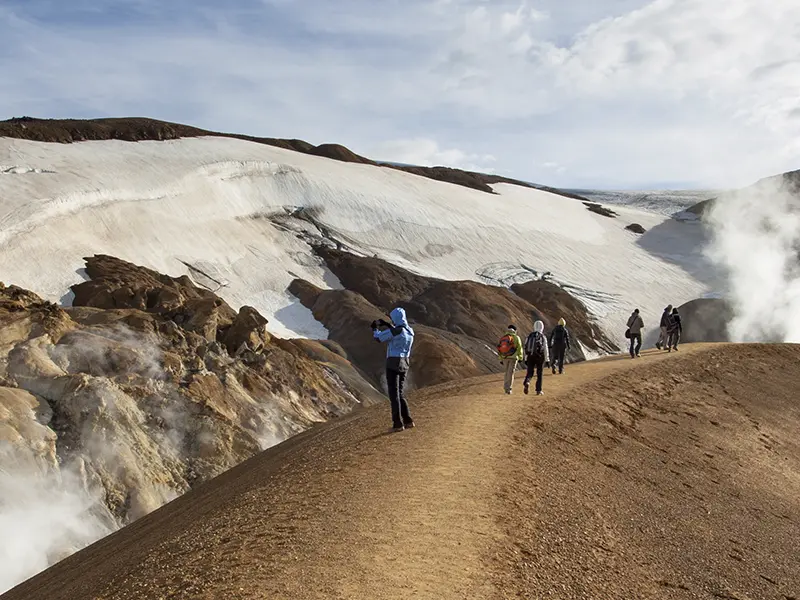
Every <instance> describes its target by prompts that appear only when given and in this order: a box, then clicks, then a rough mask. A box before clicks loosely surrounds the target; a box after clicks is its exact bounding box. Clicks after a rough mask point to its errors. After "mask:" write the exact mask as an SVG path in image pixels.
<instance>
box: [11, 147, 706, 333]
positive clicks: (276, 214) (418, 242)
mask: <svg viewBox="0 0 800 600" xmlns="http://www.w3.org/2000/svg"><path fill="white" fill-rule="evenodd" d="M494 189H495V191H496V192H498V193H497V194H496V195H492V194H487V193H483V192H479V191H475V190H471V189H467V188H464V187H460V186H456V185H452V184H448V183H441V182H437V181H432V180H429V179H425V178H422V177H418V176H415V175H412V174H408V173H403V172H399V171H396V170H392V169H388V168H381V167H375V166H370V165H361V164H350V163H342V162H336V161H333V160H330V159H327V158H321V157H315V156H309V155H304V154H300V153H297V152H293V151H289V150H283V149H280V148H275V147H270V146H265V145H261V144H256V143H252V142H247V141H242V140H235V139H228V138H216V137H214V138H212V137H206V138H195V139H182V140H174V141H165V142H156V141H153V142H135V143H133V142H122V141H99V142H82V143H75V144H49V143H40V142H30V141H24V140H15V139H9V138H2V139H0V224H1V226H2V229H1V230H0V280H2V281H5V282H8V283H14V284H17V285H20V286H23V287H26V288H28V289H31V290H33V291H35V292H37V293H39V294H40V295H42V296H44V297H46V298H48V299H51V300H54V301H60V302H63V303H69V301H70V295H69V294H68V291H69V290H68V288H69V286H70V285H71V284H74V283H77V282H80V281H81V280H82V275H81V268H82V266H83V260H82V258H83V257H84V256H88V255H93V254H96V253H105V254H110V255H112V256H117V257H120V258H122V259H125V260H129V261H132V262H135V263H137V264H142V265H146V266H148V267H151V268H153V269H155V270H157V271H160V272H164V273H168V274H170V275H172V276H178V275H182V274H188V275H190V276H191V277H192V279H194V280H195V281H196V282H197V283H199V284H202V285H205V286H207V287H209V288H211V289H213V290H216V291H218V293H219V295H221V296H222V297H224V298H225V299H226V300H227V301H228V302H230V303H231V304H232V305H233V306H234V307H235V308H238V307H239V306H241V305H243V304H249V305H251V306H254V307H255V308H257V309H258V310H259V311H261V312H262V313H263V314H264V315H266V316H267V317H268V318H269V320H270V325H269V329H270V330H271V331H272V332H274V333H276V334H278V335H280V336H304V337H325V336H326V331H325V329H324V328H323V327H322V326H321V325H320V324H319V323H317V322H316V321H314V319H313V317H312V315H311V313H310V312H309V311H308V310H307V309H305V308H304V307H302V306H301V305H300V303H299V302H297V301H296V300H295V299H294V298H293V297H292V296H291V295H290V294H289V293H288V292H287V286H288V285H289V283H290V282H291V281H292V280H293V279H294V278H296V277H301V278H303V279H307V280H309V281H310V282H312V283H314V284H316V285H318V286H320V287H338V286H339V283H338V281H337V280H336V278H335V277H334V276H333V275H332V274H331V273H330V272H328V271H327V270H326V269H325V268H324V267H323V266H322V264H321V263H320V262H319V260H318V259H316V258H314V257H313V256H312V254H311V253H310V252H309V245H308V240H309V238H311V237H314V236H323V237H328V238H329V239H334V240H336V241H338V243H340V244H342V245H343V246H345V247H346V248H347V249H350V250H351V251H357V252H361V253H363V254H366V255H370V256H372V255H377V256H378V257H381V258H384V259H386V260H388V261H390V262H393V263H396V264H398V265H401V266H403V267H406V268H408V269H410V270H413V271H415V272H418V273H420V274H424V275H428V276H434V277H440V278H446V279H474V280H478V281H484V282H492V283H498V284H510V283H512V282H519V281H523V280H525V279H529V278H532V277H534V276H535V274H536V273H538V274H541V273H544V272H548V271H549V272H551V273H552V275H553V280H554V281H556V282H558V283H560V284H562V285H564V286H565V287H567V288H568V289H569V290H570V291H571V292H573V293H574V294H575V295H576V296H578V297H579V298H581V299H582V300H584V301H585V302H586V303H587V304H588V305H589V307H590V308H591V309H592V310H593V311H594V312H595V314H596V315H597V317H598V319H599V321H600V323H601V325H602V326H604V327H605V328H606V329H607V330H608V331H609V332H612V334H613V335H616V336H618V334H619V332H620V331H621V330H624V320H625V318H626V317H627V315H628V314H629V312H630V310H631V309H632V308H633V307H635V306H639V307H640V308H641V309H642V310H643V311H644V312H645V314H650V315H652V316H651V317H650V320H651V322H652V320H654V319H655V318H656V317H657V316H658V314H659V313H660V311H661V309H662V308H663V306H664V304H665V303H666V302H668V301H669V302H673V303H675V304H679V303H681V302H684V301H687V300H690V299H692V298H697V297H699V296H702V295H704V294H706V293H708V292H709V291H712V290H710V289H709V285H710V284H709V282H710V281H711V279H710V276H711V274H710V273H708V272H706V271H705V270H704V269H703V268H702V263H701V262H698V252H699V245H698V239H699V235H700V230H699V228H700V225H699V224H694V223H676V222H674V221H670V220H669V219H668V218H667V217H665V216H664V215H663V214H657V213H655V212H647V211H643V210H641V209H637V208H631V207H627V206H619V207H615V209H614V210H615V211H616V212H617V213H618V214H619V217H618V218H608V217H604V216H601V215H598V214H595V213H592V212H590V211H588V210H587V209H586V207H585V206H584V205H583V203H581V202H580V201H577V200H572V199H569V198H565V197H562V196H558V195H555V194H552V193H548V192H545V191H540V190H535V189H529V188H524V187H521V186H515V185H510V184H498V185H496V186H495V187H494ZM299 209H304V210H299ZM634 222H635V223H639V224H641V225H642V226H644V227H645V228H646V229H647V230H648V233H646V234H645V235H644V236H641V237H640V236H637V235H636V234H633V233H631V232H629V231H626V230H625V227H626V225H629V224H631V223H634ZM690 273H691V274H690Z"/></svg>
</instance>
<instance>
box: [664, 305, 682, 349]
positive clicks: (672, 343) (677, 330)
mask: <svg viewBox="0 0 800 600" xmlns="http://www.w3.org/2000/svg"><path fill="white" fill-rule="evenodd" d="M670 316H671V317H672V322H671V323H670V325H669V328H668V330H667V334H668V335H669V339H668V340H667V349H668V350H669V351H670V352H672V351H673V350H675V351H676V352H677V351H678V342H680V341H681V333H683V325H682V324H681V316H680V315H679V314H678V309H677V308H674V309H672V315H670Z"/></svg>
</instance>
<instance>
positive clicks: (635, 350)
mask: <svg viewBox="0 0 800 600" xmlns="http://www.w3.org/2000/svg"><path fill="white" fill-rule="evenodd" d="M642 329H644V321H643V320H642V316H641V315H640V314H639V309H638V308H637V309H636V310H634V311H633V313H631V316H630V317H629V318H628V337H629V338H630V340H631V358H638V357H639V351H640V350H641V349H642Z"/></svg>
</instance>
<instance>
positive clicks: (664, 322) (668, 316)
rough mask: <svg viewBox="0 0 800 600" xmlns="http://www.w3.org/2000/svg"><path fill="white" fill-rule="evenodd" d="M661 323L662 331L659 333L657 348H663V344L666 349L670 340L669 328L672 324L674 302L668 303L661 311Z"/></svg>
mask: <svg viewBox="0 0 800 600" xmlns="http://www.w3.org/2000/svg"><path fill="white" fill-rule="evenodd" d="M659 325H660V327H661V333H659V335H658V341H657V342H656V348H658V349H659V350H661V347H662V346H664V348H665V349H666V347H667V342H668V341H669V328H670V326H671V325H672V304H669V305H667V308H665V309H664V312H663V313H661V323H660V324H659Z"/></svg>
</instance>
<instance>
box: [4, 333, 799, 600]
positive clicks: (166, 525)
mask: <svg viewBox="0 0 800 600" xmlns="http://www.w3.org/2000/svg"><path fill="white" fill-rule="evenodd" d="M798 359H800V349H798V348H797V347H791V346H760V347H754V346H738V347H733V346H726V347H717V346H706V347H701V346H685V347H684V348H683V349H682V351H681V353H680V355H677V356H676V355H674V354H673V355H668V354H666V353H659V354H648V355H646V356H644V357H643V358H642V359H640V360H636V361H632V360H630V359H627V358H617V359H610V360H603V361H596V362H591V363H584V364H580V365H574V366H569V367H568V369H567V374H566V375H564V376H549V375H548V376H546V379H545V394H546V395H545V396H543V397H537V396H534V395H530V396H523V395H522V389H521V388H522V386H521V374H520V378H519V380H518V383H517V386H516V389H515V393H514V395H512V396H510V397H509V396H505V395H504V394H503V393H502V384H501V382H500V380H499V379H498V378H497V377H489V378H484V379H480V380H472V381H465V382H458V383H452V384H446V385H444V386H439V387H437V388H431V389H427V390H424V391H423V392H421V393H420V394H418V395H416V397H414V399H413V401H412V410H413V413H414V416H415V419H416V420H417V421H418V424H419V426H418V427H417V428H416V429H414V430H409V431H406V432H403V433H400V434H389V433H386V425H387V417H388V408H387V407H379V409H377V410H365V411H362V412H360V413H358V414H354V415H351V416H349V417H346V418H343V419H340V420H338V421H336V422H333V423H330V424H328V425H325V426H322V427H319V428H317V429H314V430H312V431H310V432H307V433H305V434H302V435H300V436H298V437H296V438H293V439H292V440H290V441H289V442H287V443H285V444H282V445H280V446H278V447H276V448H274V449H272V450H271V451H268V452H266V453H264V454H263V455H260V456H258V457H256V458H254V459H252V460H250V461H247V462H246V463H244V464H242V465H240V466H239V467H237V468H236V469H234V470H232V471H230V472H228V473H226V474H224V475H223V476H221V477H219V478H217V479H215V480H213V481H212V482H210V483H209V484H206V485H204V486H202V487H200V488H198V489H196V490H194V491H193V492H191V493H189V494H187V495H186V496H184V497H182V498H180V499H178V500H176V501H175V502H172V503H171V504H169V505H167V506H166V507H164V508H162V509H160V510H159V511H156V512H155V513H153V514H151V515H150V516H148V517H146V518H144V519H142V520H140V521H138V522H137V523H134V524H133V525H132V526H130V527H128V528H126V529H124V530H123V531H121V532H118V533H117V534H115V535H112V536H110V537H109V538H106V539H105V540H102V541H101V542H99V543H97V544H95V545H94V546H92V547H90V548H89V549H87V550H86V551H83V552H81V553H79V554H77V555H75V556H73V557H71V558H69V559H67V560H65V561H63V562H61V563H59V564H58V565H57V566H56V567H55V568H53V569H50V570H49V571H47V572H45V573H43V574H42V575H40V576H38V577H36V578H34V579H33V580H31V581H30V582H27V583H26V584H23V585H22V586H20V587H18V588H16V589H15V590H12V591H11V592H10V593H8V594H7V595H4V596H3V597H2V598H3V600H17V599H25V600H34V599H38V598H41V599H48V600H57V599H62V598H63V599H65V600H66V599H69V600H82V599H87V600H90V599H91V600H98V599H103V600H111V599H118V600H122V599H125V600H133V599H147V600H157V599H160V598H202V599H212V598H232V599H255V598H258V599H267V598H269V599H277V598H292V599H299V600H304V599H312V598H343V599H344V598H372V599H377V600H381V599H389V598H437V599H442V598H470V599H472V598H542V597H552V598H741V599H745V598H777V599H780V600H787V599H789V598H797V597H800V558H799V557H798V552H797V550H796V540H797V539H800V500H798V498H800V446H798V441H797V435H796V431H797V427H798V424H800V406H798V403H797V401H796V399H795V397H794V396H795V394H796V392H795V390H797V389H800V368H799V367H798V366H797V365H798ZM751 380H754V381H757V382H758V384H757V385H748V381H751ZM767 382H769V383H767Z"/></svg>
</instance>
